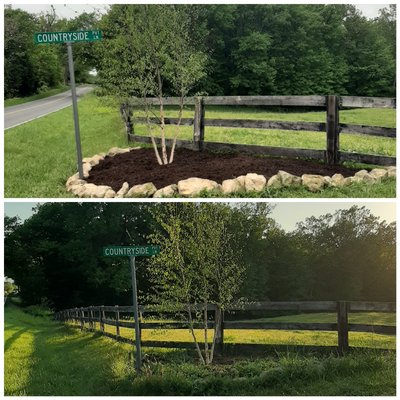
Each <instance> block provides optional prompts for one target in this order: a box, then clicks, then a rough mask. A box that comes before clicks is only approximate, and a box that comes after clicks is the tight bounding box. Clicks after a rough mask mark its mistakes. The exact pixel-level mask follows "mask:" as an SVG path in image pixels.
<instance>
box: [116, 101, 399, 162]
mask: <svg viewBox="0 0 400 400" xmlns="http://www.w3.org/2000/svg"><path fill="white" fill-rule="evenodd" d="M162 101H163V104H164V105H167V106H169V105H173V106H177V105H180V103H181V99H180V98H178V97H166V98H163V99H162ZM145 102H146V103H147V104H148V105H158V104H160V99H159V98H149V99H146V100H145V101H144V100H143V99H138V98H135V99H132V100H131V101H130V105H129V106H128V105H127V104H123V105H122V106H121V115H122V118H123V120H124V122H125V126H126V131H127V136H128V140H130V141H135V142H142V143H151V138H150V137H148V136H141V135H136V134H134V123H138V124H145V123H147V122H149V123H151V124H160V119H159V118H156V117H151V118H149V119H148V120H147V119H146V118H144V117H138V118H135V119H132V109H131V107H132V105H134V106H141V105H144V103H145ZM183 103H184V104H185V105H194V117H193V118H182V119H181V120H179V118H165V121H164V122H165V124H166V125H177V124H180V125H183V126H193V139H192V140H178V143H177V147H180V148H186V149H190V150H210V151H229V152H242V153H246V154H255V155H264V156H274V157H295V158H311V159H317V160H325V162H326V163H327V164H330V165H335V164H337V163H339V162H341V161H352V162H360V163H365V164H374V165H387V166H389V165H396V157H389V156H381V155H374V154H359V153H354V152H343V151H340V147H339V137H340V133H346V134H359V135H360V134H361V135H370V136H378V137H387V138H395V137H396V128H386V127H380V126H368V125H355V124H345V123H340V118H339V116H340V110H341V109H344V108H396V100H395V99H393V98H385V97H356V96H212V97H187V98H185V99H183ZM207 106H271V107H272V106H282V107H323V108H325V109H326V122H300V121H299V122H294V121H270V120H254V119H217V118H206V109H207ZM205 127H221V128H228V127H229V128H250V129H268V130H277V129H279V130H284V131H309V132H324V133H325V134H326V139H327V140H326V143H327V145H326V149H325V150H314V149H301V148H287V147H271V146H257V145H242V144H235V143H221V142H209V141H205V140H204V138H205V130H206V129H205ZM166 144H167V146H171V145H172V141H171V140H169V141H167V143H166Z"/></svg>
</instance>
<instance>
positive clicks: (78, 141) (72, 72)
mask: <svg viewBox="0 0 400 400" xmlns="http://www.w3.org/2000/svg"><path fill="white" fill-rule="evenodd" d="M67 48H68V65H69V76H70V81H71V93H72V108H73V110H74V124H75V142H76V155H77V159H78V172H79V179H83V166H82V149H81V135H80V132H79V119H78V103H77V100H76V87H75V70H74V59H73V57H72V43H71V42H67Z"/></svg>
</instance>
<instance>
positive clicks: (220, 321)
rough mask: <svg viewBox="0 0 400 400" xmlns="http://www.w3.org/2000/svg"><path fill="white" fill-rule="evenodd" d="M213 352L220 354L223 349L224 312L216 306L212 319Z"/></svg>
mask: <svg viewBox="0 0 400 400" xmlns="http://www.w3.org/2000/svg"><path fill="white" fill-rule="evenodd" d="M214 335H215V350H216V353H217V354H222V352H223V348H224V312H223V311H222V310H221V308H220V307H218V306H217V308H216V309H215V318H214Z"/></svg>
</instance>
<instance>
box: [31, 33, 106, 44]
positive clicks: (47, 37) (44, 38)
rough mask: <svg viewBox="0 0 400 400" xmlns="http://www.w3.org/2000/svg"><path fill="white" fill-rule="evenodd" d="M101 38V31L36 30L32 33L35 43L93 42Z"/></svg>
mask: <svg viewBox="0 0 400 400" xmlns="http://www.w3.org/2000/svg"><path fill="white" fill-rule="evenodd" d="M102 38H103V35H102V33H101V31H76V32H38V33H35V35H34V39H35V43H36V44H47V43H74V42H94V41H96V40H101V39H102Z"/></svg>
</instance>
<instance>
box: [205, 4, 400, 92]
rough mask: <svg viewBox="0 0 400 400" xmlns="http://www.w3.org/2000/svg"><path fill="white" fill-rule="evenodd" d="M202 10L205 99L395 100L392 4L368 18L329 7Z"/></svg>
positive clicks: (349, 7) (218, 7) (220, 7)
mask: <svg viewBox="0 0 400 400" xmlns="http://www.w3.org/2000/svg"><path fill="white" fill-rule="evenodd" d="M203 12H204V15H205V16H206V31H208V33H207V40H206V43H208V45H209V50H210V52H211V54H212V57H211V65H210V73H209V76H208V77H207V81H206V82H204V87H203V90H205V91H206V92H207V93H208V94H209V95H218V94H219V95H228V94H241V95H244V94H250V95H258V94H263V95H265V94H269V95H307V94H328V93H332V94H333V93H336V94H350V95H353V96H356V95H364V96H394V95H395V85H394V82H395V70H396V68H395V59H396V56H395V43H396V41H395V40H396V39H395V33H394V30H395V25H396V7H395V6H394V5H392V6H391V7H390V8H389V9H385V10H382V11H381V12H380V16H379V17H378V18H376V19H375V20H368V19H366V18H365V17H363V16H362V15H361V13H360V12H359V11H358V10H357V9H356V8H355V7H354V6H352V5H334V4H329V5H323V4H318V5H310V4H308V5H293V4H290V5H282V4H279V5H265V4H263V5H261V4H258V5H239V4H235V5H228V4H225V5H211V6H203Z"/></svg>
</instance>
